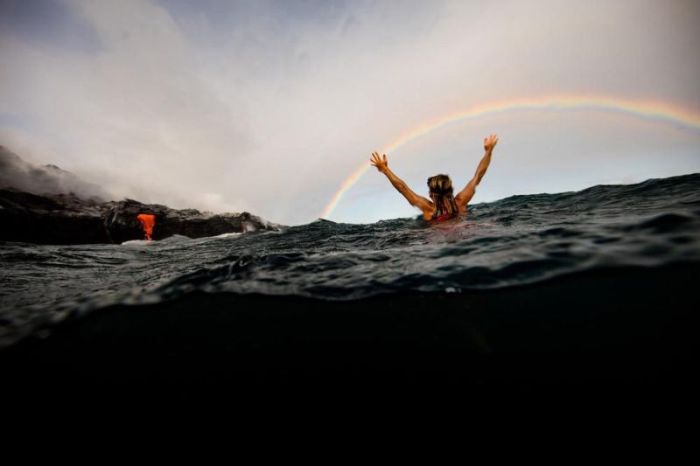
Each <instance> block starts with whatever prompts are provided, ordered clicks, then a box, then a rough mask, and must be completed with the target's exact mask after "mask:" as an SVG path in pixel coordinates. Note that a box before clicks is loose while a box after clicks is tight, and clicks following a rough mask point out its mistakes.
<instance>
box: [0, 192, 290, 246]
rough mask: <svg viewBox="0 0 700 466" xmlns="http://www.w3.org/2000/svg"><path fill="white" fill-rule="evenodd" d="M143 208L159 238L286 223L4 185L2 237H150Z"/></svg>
mask: <svg viewBox="0 0 700 466" xmlns="http://www.w3.org/2000/svg"><path fill="white" fill-rule="evenodd" d="M139 214H150V215H154V216H155V220H156V222H155V226H154V228H153V239H154V240H159V239H163V238H167V237H169V236H173V235H183V236H187V237H190V238H201V237H206V236H216V235H221V234H224V233H241V232H247V231H255V230H276V229H279V228H280V225H276V224H273V223H270V222H267V221H265V220H263V219H261V218H260V217H257V216H255V215H252V214H250V213H249V212H241V213H225V214H211V213H208V212H200V211H199V210H196V209H171V208H170V207H167V206H164V205H160V204H144V203H141V202H139V201H135V200H133V199H124V200H122V201H109V202H103V201H102V200H100V199H98V198H90V199H83V198H81V197H78V196H77V195H75V194H73V193H70V194H42V195H39V194H32V193H28V192H24V191H19V190H16V189H12V188H8V189H0V225H2V227H1V228H0V241H19V242H27V243H39V244H100V243H107V244H109V243H123V242H124V241H129V240H136V239H144V238H145V234H144V230H143V227H142V225H141V223H140V222H139V221H138V219H137V216H138V215H139Z"/></svg>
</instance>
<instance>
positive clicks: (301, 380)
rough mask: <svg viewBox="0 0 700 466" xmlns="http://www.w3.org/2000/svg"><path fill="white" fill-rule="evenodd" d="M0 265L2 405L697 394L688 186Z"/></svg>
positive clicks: (661, 185) (698, 230)
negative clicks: (342, 392) (283, 390)
mask: <svg viewBox="0 0 700 466" xmlns="http://www.w3.org/2000/svg"><path fill="white" fill-rule="evenodd" d="M0 267H1V273H0V284H1V287H0V304H1V312H0V325H1V328H0V331H1V334H0V337H1V343H2V349H0V363H1V367H2V372H3V379H4V381H3V383H2V390H3V391H6V392H8V393H11V394H13V395H12V396H22V397H28V396H32V397H35V399H42V397H46V396H48V394H52V395H51V396H54V394H56V393H61V394H62V396H68V397H73V398H76V399H83V397H86V396H98V395H96V394H98V393H99V394H100V395H99V396H103V395H104V394H105V393H112V394H119V396H120V397H121V398H124V397H126V398H132V399H147V398H149V397H153V398H158V399H164V398H165V399H178V400H179V399H197V398H200V397H208V398H211V397H214V398H216V397H217V396H221V397H225V396H228V395H229V394H230V393H231V391H232V390H243V389H251V390H254V389H256V387H266V388H268V389H269V388H271V387H287V388H290V389H293V388H299V389H304V390H306V389H309V388H310V387H313V390H325V389H335V388H343V389H348V388H351V387H363V386H366V384H368V383H369V384H371V385H372V386H373V387H404V388H414V389H415V388H420V389H421V390H431V391H434V392H441V391H451V390H454V391H462V390H467V391H469V390H473V391H480V390H481V391H484V390H491V389H495V388H507V389H509V390H510V389H513V388H521V389H528V388H530V389H531V388H532V387H540V386H568V387H578V388H581V387H596V388H605V387H633V389H634V390H639V389H641V388H642V387H646V388H647V389H649V390H651V389H652V387H653V390H657V389H667V390H669V391H678V392H679V393H682V392H689V391H692V390H694V389H695V388H694V387H697V385H696V383H695V380H694V378H695V377H694V372H695V370H696V360H695V358H694V357H693V356H692V354H693V353H694V352H695V351H696V347H697V344H696V342H697V336H696V334H697V329H698V325H697V324H698V318H697V310H698V309H700V306H698V304H699V301H700V300H699V299H698V292H697V289H696V288H695V287H696V286H698V276H699V273H700V174H692V175H685V176H677V177H672V178H666V179H654V180H648V181H646V182H643V183H639V184H634V185H619V186H618V185H613V186H595V187H592V188H589V189H586V190H583V191H579V192H568V193H560V194H538V195H524V196H513V197H509V198H506V199H502V200H500V201H496V202H491V203H481V204H475V205H472V206H470V207H469V212H468V215H467V216H466V217H465V218H459V219H455V220H453V221H449V222H445V223H442V224H439V225H429V224H428V223H426V222H425V221H423V220H422V219H420V218H404V219H394V220H386V221H380V222H377V223H373V224H362V225H359V224H341V223H334V222H331V221H327V220H318V221H315V222H312V223H310V224H307V225H300V226H293V227H281V228H280V229H279V230H266V231H262V230H259V231H249V232H245V233H240V234H227V235H221V236H218V237H209V238H198V239H190V238H187V237H183V236H172V237H169V238H166V239H163V240H160V241H152V242H148V241H142V240H137V241H127V242H125V243H123V244H90V245H60V246H59V245H37V244H29V243H19V242H3V243H0ZM465 393H466V392H465Z"/></svg>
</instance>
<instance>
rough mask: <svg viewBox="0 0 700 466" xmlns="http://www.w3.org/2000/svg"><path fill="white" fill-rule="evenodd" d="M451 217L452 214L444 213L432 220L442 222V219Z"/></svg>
mask: <svg viewBox="0 0 700 466" xmlns="http://www.w3.org/2000/svg"><path fill="white" fill-rule="evenodd" d="M452 217H454V215H452V214H450V213H446V214H442V215H440V216H439V217H435V218H434V219H433V220H435V221H437V222H442V221H443V220H449V219H451V218H452Z"/></svg>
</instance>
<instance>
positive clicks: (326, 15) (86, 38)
mask: <svg viewBox="0 0 700 466" xmlns="http://www.w3.org/2000/svg"><path fill="white" fill-rule="evenodd" d="M698 24H700V2H697V1H694V0H687V1H686V0H671V1H667V2H659V1H658V0H616V1H607V0H606V1H602V0H591V1H587V2H581V1H577V0H571V1H568V0H529V1H508V0H500V1H496V2H494V1H478V0H475V1H442V0H430V1H428V0H425V1H411V0H406V1H402V0H393V1H367V0H352V1H320V0H308V1H300V0H299V1H295V0H275V1H272V0H255V1H253V0H251V1H233V0H232V1H228V0H198V1H194V0H161V1H156V0H123V1H119V2H115V1H111V0H93V1H74V0H31V1H26V0H0V58H1V59H2V63H3V65H2V67H0V144H2V145H4V146H5V147H7V148H8V149H10V150H12V151H13V152H15V153H16V154H18V155H20V156H21V157H22V158H23V159H25V160H27V161H29V162H32V163H37V164H55V165H58V166H60V167H61V168H62V169H65V170H68V171H71V172H73V173H75V174H76V175H78V176H80V177H81V178H83V179H85V180H86V181H89V182H93V183H96V184H98V185H99V186H100V187H101V188H102V189H103V190H105V191H106V192H108V193H110V195H111V196H112V197H113V198H114V199H120V198H123V197H131V198H135V199H138V200H140V201H143V202H157V203H163V204H167V205H169V206H171V207H176V208H186V207H194V208H199V209H202V210H208V211H213V212H224V211H227V212H240V211H249V212H252V213H254V214H256V215H260V216H262V217H263V218H265V219H267V220H270V221H272V222H276V223H282V224H287V225H298V224H303V223H308V222H311V221H314V220H316V219H317V218H319V217H320V216H321V215H322V213H323V212H324V210H327V209H326V207H327V206H328V203H329V201H330V200H331V199H332V198H333V197H334V195H335V194H336V193H337V192H338V191H339V189H340V188H341V186H342V185H343V183H344V182H345V181H346V180H347V179H348V177H349V176H350V175H351V174H352V173H353V172H354V171H356V170H357V169H358V167H361V166H362V165H363V164H364V163H366V164H369V157H370V154H371V153H372V152H373V151H375V150H377V151H382V149H383V148H386V147H391V145H392V144H393V143H394V142H396V141H397V140H400V138H401V137H402V135H404V134H406V133H407V132H410V131H412V130H413V129H415V128H419V127H421V126H425V125H426V124H427V122H431V121H435V120H437V119H440V118H442V117H444V116H445V115H450V114H454V113H456V112H461V111H465V110H467V109H469V108H472V107H474V106H480V105H481V106H488V105H489V103H491V102H503V101H506V102H507V101H509V100H517V99H537V98H542V99H546V98H547V96H552V95H567V96H606V98H609V99H621V100H624V101H653V102H659V103H661V104H663V105H664V106H666V107H664V108H673V109H679V112H681V113H682V114H683V115H691V116H696V117H698V119H696V120H695V126H693V124H685V123H683V122H681V123H680V124H679V123H678V122H675V123H674V122H673V121H670V122H669V121H667V120H663V119H658V118H644V117H642V116H640V115H635V114H634V113H633V112H626V113H625V112H616V111H609V110H605V109H596V108H583V107H581V108H571V109H549V108H539V109H511V110H508V109H506V110H505V111H501V112H497V113H491V114H488V113H487V114H484V115H482V116H480V117H478V118H470V119H466V120H463V121H455V122H453V123H450V124H447V125H444V126H442V127H440V128H437V129H435V130H433V131H429V132H427V133H426V134H424V135H422V136H420V137H416V138H413V139H411V140H410V141H408V142H406V143H404V144H402V145H401V146H400V147H397V148H396V149H395V150H392V151H390V152H389V153H387V157H388V159H389V166H390V167H391V169H392V170H393V171H394V172H395V173H396V174H397V175H398V176H400V177H401V178H403V179H404V180H405V181H406V182H407V183H408V184H409V186H411V187H412V188H413V190H414V191H416V192H418V193H419V194H422V195H426V196H427V187H426V180H427V178H428V177H429V176H431V175H434V174H437V173H447V174H449V175H450V176H451V177H452V179H453V182H454V184H455V186H456V187H457V188H460V187H461V185H464V184H466V183H467V181H468V180H469V178H471V176H473V173H474V170H475V169H476V166H477V164H478V162H479V159H480V157H481V156H482V154H483V148H482V141H483V138H484V137H485V136H487V135H488V134H491V133H496V134H498V136H499V143H498V146H497V147H496V149H495V151H494V155H493V160H492V163H491V167H490V168H489V171H488V172H487V174H486V176H485V177H484V179H483V181H482V183H481V185H480V186H479V188H478V189H477V193H476V196H475V197H474V199H473V202H475V203H478V202H488V201H492V200H496V199H499V198H503V197H507V196H510V195H514V194H527V193H542V192H561V191H571V190H579V189H583V188H586V187H589V186H592V185H596V184H612V183H634V182H639V181H643V180H645V179H648V178H660V177H666V176H673V175H680V174H686V173H696V172H700V125H698V122H700V54H699V53H697V51H698V50H700V28H698V27H697V25H698ZM686 123H687V122H686ZM417 215H419V212H418V211H417V210H416V209H415V208H414V207H412V206H410V205H409V204H408V203H407V202H406V200H405V199H404V198H403V197H401V195H400V194H399V193H398V192H396V191H395V190H394V188H393V187H392V186H391V184H390V183H389V182H388V181H387V179H386V178H385V177H384V176H383V175H382V174H380V173H378V172H377V171H376V169H374V168H372V169H371V170H369V171H367V173H365V174H363V176H361V177H360V178H359V180H357V182H356V183H354V184H352V186H351V187H349V189H347V190H346V191H345V192H344V194H343V196H342V197H341V198H340V200H339V201H338V203H337V205H336V206H335V208H334V209H332V211H330V212H328V213H327V215H326V218H328V219H329V220H333V221H339V222H350V223H368V222H374V221H377V220H379V219H388V218H398V217H410V216H417Z"/></svg>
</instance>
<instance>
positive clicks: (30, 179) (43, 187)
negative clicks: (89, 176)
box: [0, 146, 109, 200]
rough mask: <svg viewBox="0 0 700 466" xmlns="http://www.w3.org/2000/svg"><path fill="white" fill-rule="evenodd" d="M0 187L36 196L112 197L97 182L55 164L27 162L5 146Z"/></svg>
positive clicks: (1, 149)
mask: <svg viewBox="0 0 700 466" xmlns="http://www.w3.org/2000/svg"><path fill="white" fill-rule="evenodd" d="M0 188H14V189H18V190H20V191H26V192H30V193H34V194H47V193H48V194H62V193H74V194H76V195H78V196H80V197H83V198H85V199H89V198H99V199H101V200H107V199H108V198H109V194H108V193H106V192H105V191H104V190H103V189H102V188H100V187H99V186H98V185H96V184H94V183H90V182H87V181H85V180H82V179H80V178H79V177H78V176H76V175H75V174H73V173H70V172H68V171H65V170H61V169H60V168H59V167H57V166H56V165H44V166H38V165H34V164H31V163H28V162H26V161H24V160H22V158H21V157H19V156H18V155H17V154H15V153H13V152H11V151H10V150H8V149H7V148H6V147H3V146H0Z"/></svg>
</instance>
